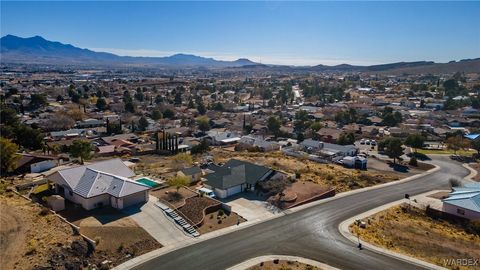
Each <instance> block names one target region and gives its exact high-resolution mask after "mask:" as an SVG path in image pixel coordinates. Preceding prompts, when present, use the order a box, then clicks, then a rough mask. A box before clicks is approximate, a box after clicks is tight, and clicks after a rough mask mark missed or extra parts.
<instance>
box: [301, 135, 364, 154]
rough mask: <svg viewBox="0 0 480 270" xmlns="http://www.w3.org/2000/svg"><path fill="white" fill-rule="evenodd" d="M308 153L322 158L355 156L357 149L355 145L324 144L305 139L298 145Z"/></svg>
mask: <svg viewBox="0 0 480 270" xmlns="http://www.w3.org/2000/svg"><path fill="white" fill-rule="evenodd" d="M300 145H301V146H303V147H304V149H305V151H306V152H308V153H318V154H321V155H322V156H337V157H345V156H355V155H356V154H357V152H358V148H357V147H355V145H339V144H333V143H326V142H322V141H316V140H312V139H306V140H304V141H302V142H301V143H300Z"/></svg>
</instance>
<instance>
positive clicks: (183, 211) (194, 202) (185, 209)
mask: <svg viewBox="0 0 480 270" xmlns="http://www.w3.org/2000/svg"><path fill="white" fill-rule="evenodd" d="M219 204H220V203H219V202H217V201H214V200H212V199H210V198H207V197H192V198H188V199H187V200H186V202H185V205H184V206H182V207H180V208H178V209H177V210H176V211H177V213H178V214H180V215H181V216H182V217H183V218H185V219H186V220H188V221H190V222H191V224H192V225H193V224H198V223H199V222H200V221H202V218H203V213H204V211H205V209H206V208H208V207H210V206H214V205H219Z"/></svg>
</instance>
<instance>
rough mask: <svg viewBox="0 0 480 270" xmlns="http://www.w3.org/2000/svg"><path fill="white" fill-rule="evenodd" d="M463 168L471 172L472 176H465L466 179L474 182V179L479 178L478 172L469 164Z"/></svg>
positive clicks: (464, 164) (465, 164)
mask: <svg viewBox="0 0 480 270" xmlns="http://www.w3.org/2000/svg"><path fill="white" fill-rule="evenodd" d="M462 166H463V167H464V168H466V169H467V170H469V171H470V174H469V175H467V176H465V179H467V180H470V181H473V178H474V177H475V176H477V174H478V172H477V170H475V169H474V168H472V167H470V166H469V164H468V163H463V164H462Z"/></svg>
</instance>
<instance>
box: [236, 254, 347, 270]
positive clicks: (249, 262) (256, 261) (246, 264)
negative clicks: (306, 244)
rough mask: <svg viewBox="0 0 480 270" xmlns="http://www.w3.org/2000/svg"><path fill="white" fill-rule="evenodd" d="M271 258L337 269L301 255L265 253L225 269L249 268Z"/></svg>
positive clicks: (271, 259) (331, 269)
mask: <svg viewBox="0 0 480 270" xmlns="http://www.w3.org/2000/svg"><path fill="white" fill-rule="evenodd" d="M273 260H283V261H297V262H300V263H304V264H309V265H312V266H316V267H318V268H321V269H323V270H339V269H338V268H335V267H332V266H330V265H327V264H324V263H321V262H317V261H314V260H310V259H306V258H302V257H296V256H286V255H267V256H260V257H256V258H253V259H250V260H247V261H244V262H242V263H239V264H237V265H234V266H232V267H230V268H227V270H245V269H247V268H250V267H252V266H255V265H258V264H260V263H261V262H267V261H273Z"/></svg>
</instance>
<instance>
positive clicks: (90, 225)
mask: <svg viewBox="0 0 480 270" xmlns="http://www.w3.org/2000/svg"><path fill="white" fill-rule="evenodd" d="M69 206H70V207H68V208H67V210H65V211H62V212H61V213H60V214H61V215H62V216H64V217H65V218H67V220H69V221H70V222H72V223H74V224H75V225H77V226H79V227H80V232H81V233H82V234H84V235H86V236H87V237H89V238H90V239H92V240H95V242H96V243H97V245H96V249H95V254H94V256H95V257H96V258H98V260H102V261H103V260H109V261H112V263H113V264H114V265H117V264H119V263H121V262H123V261H126V260H127V259H128V257H127V256H132V257H135V256H138V255H141V254H144V253H147V252H149V251H151V250H154V249H157V248H161V247H162V245H161V244H160V243H158V242H157V241H156V240H155V239H154V238H153V237H152V236H150V234H148V233H147V232H146V231H145V230H144V229H143V228H141V227H140V226H138V224H137V223H136V222H135V221H134V220H133V219H131V218H129V217H128V215H126V214H124V213H122V212H121V211H118V210H116V209H113V208H110V207H105V208H102V209H95V210H91V211H86V210H83V209H82V208H78V207H77V208H75V209H73V208H72V206H71V205H69ZM119 236H121V237H119Z"/></svg>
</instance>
